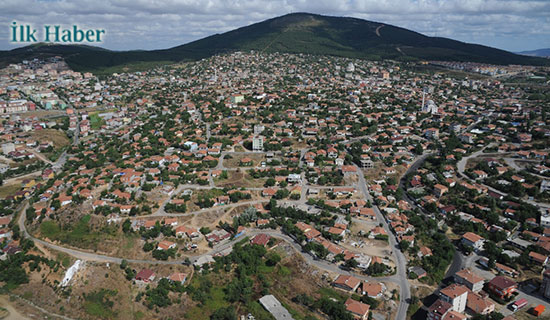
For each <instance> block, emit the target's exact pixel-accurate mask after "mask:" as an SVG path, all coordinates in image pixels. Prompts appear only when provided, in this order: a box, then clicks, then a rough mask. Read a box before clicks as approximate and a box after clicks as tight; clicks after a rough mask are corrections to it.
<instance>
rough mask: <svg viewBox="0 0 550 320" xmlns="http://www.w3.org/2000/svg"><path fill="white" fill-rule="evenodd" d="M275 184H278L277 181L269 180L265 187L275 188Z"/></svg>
mask: <svg viewBox="0 0 550 320" xmlns="http://www.w3.org/2000/svg"><path fill="white" fill-rule="evenodd" d="M275 183H277V181H275V179H273V178H269V179H267V180H266V181H265V184H264V186H265V187H273V186H274V185H275Z"/></svg>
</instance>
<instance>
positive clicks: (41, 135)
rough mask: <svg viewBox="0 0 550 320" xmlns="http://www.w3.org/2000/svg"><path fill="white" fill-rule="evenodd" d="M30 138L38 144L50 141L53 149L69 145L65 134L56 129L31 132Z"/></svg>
mask: <svg viewBox="0 0 550 320" xmlns="http://www.w3.org/2000/svg"><path fill="white" fill-rule="evenodd" d="M31 137H32V138H33V139H35V140H36V141H38V143H41V142H45V141H51V142H53V146H54V148H56V149H58V148H62V147H65V146H67V145H68V144H69V143H70V140H69V138H68V137H67V134H65V132H63V131H60V130H56V129H44V130H38V131H33V132H32V133H31Z"/></svg>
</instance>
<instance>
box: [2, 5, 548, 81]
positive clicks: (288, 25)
mask: <svg viewBox="0 0 550 320" xmlns="http://www.w3.org/2000/svg"><path fill="white" fill-rule="evenodd" d="M236 50H243V51H244V50H257V51H265V52H287V53H308V54H322V55H334V56H342V57H350V58H361V59H397V60H448V61H472V62H483V63H492V64H525V65H549V64H550V61H548V60H546V59H540V58H537V57H530V56H525V55H518V54H514V53H511V52H508V51H504V50H499V49H495V48H491V47H487V46H482V45H477V44H469V43H464V42H460V41H455V40H451V39H446V38H439V37H428V36H425V35H422V34H420V33H417V32H414V31H410V30H407V29H404V28H400V27H396V26H391V25H387V24H383V23H378V22H372V21H367V20H363V19H357V18H346V17H331V16H322V15H316V14H309V13H293V14H288V15H284V16H281V17H277V18H273V19H269V20H266V21H262V22H259V23H255V24H252V25H249V26H246V27H242V28H239V29H235V30H232V31H229V32H226V33H222V34H215V35H212V36H209V37H206V38H203V39H200V40H197V41H193V42H190V43H187V44H184V45H180V46H177V47H173V48H170V49H165V50H151V51H145V50H136V51H110V50H105V49H101V48H96V47H91V46H81V45H51V44H48V45H46V44H41V45H33V46H28V47H24V48H18V49H14V50H11V51H0V64H4V65H5V64H6V63H12V62H17V61H20V60H22V59H29V58H33V57H39V56H52V55H60V56H63V57H64V58H65V60H66V61H67V63H68V64H69V65H70V66H71V67H72V68H73V69H74V70H78V71H92V72H98V71H100V70H105V69H106V68H111V70H112V68H113V67H120V66H125V65H129V64H134V63H137V62H139V63H145V64H153V63H158V62H168V61H174V62H176V61H189V60H197V59H202V58H206V57H209V56H212V55H215V54H220V53H227V52H232V51H236Z"/></svg>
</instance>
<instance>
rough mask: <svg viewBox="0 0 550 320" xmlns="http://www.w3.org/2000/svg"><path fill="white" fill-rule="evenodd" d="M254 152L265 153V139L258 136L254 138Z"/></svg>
mask: <svg viewBox="0 0 550 320" xmlns="http://www.w3.org/2000/svg"><path fill="white" fill-rule="evenodd" d="M252 151H264V137H262V136H257V137H254V138H252Z"/></svg>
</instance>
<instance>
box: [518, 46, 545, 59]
mask: <svg viewBox="0 0 550 320" xmlns="http://www.w3.org/2000/svg"><path fill="white" fill-rule="evenodd" d="M518 54H523V55H526V56H534V57H550V48H545V49H537V50H530V51H522V52H518Z"/></svg>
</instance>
